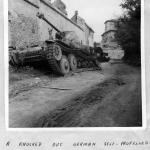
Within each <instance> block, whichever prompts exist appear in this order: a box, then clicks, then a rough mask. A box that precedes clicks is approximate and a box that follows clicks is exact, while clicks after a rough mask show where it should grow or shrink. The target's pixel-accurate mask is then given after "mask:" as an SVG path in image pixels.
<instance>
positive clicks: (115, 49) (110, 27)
mask: <svg viewBox="0 0 150 150" xmlns="http://www.w3.org/2000/svg"><path fill="white" fill-rule="evenodd" d="M117 25H118V22H117V21H116V20H114V19H112V20H107V21H106V22H105V32H104V33H103V34H102V41H101V46H102V49H103V50H104V51H105V52H107V53H108V55H109V57H110V58H112V59H121V58H122V57H123V56H124V51H123V50H122V49H121V47H120V45H119V44H118V43H117V41H116V38H115V34H116V30H117Z"/></svg>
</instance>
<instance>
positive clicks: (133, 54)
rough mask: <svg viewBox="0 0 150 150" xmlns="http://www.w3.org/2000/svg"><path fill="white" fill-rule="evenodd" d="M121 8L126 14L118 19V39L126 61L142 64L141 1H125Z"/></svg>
mask: <svg viewBox="0 0 150 150" xmlns="http://www.w3.org/2000/svg"><path fill="white" fill-rule="evenodd" d="M120 6H121V7H122V8H123V9H124V10H125V12H124V14H123V15H122V16H121V17H120V18H118V27H117V33H116V39H117V41H118V43H119V44H120V45H121V47H122V48H123V50H124V51H125V55H124V60H130V61H132V62H133V61H134V62H135V61H136V62H137V61H139V62H140V58H141V44H140V36H141V35H140V34H141V33H140V26H141V1H140V0H124V2H123V3H122V4H121V5H120Z"/></svg>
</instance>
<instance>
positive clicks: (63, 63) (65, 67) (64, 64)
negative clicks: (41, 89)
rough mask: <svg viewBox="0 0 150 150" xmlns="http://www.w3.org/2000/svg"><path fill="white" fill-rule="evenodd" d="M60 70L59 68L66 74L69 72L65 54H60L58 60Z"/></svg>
mask: <svg viewBox="0 0 150 150" xmlns="http://www.w3.org/2000/svg"><path fill="white" fill-rule="evenodd" d="M60 70H61V74H63V75H66V74H68V73H69V71H70V65H69V61H68V59H67V57H66V56H64V55H63V56H62V58H61V60H60Z"/></svg>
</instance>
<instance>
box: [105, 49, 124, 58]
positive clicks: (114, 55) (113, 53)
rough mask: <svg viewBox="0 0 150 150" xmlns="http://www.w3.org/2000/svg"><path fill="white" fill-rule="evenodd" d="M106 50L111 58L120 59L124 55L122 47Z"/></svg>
mask: <svg viewBox="0 0 150 150" xmlns="http://www.w3.org/2000/svg"><path fill="white" fill-rule="evenodd" d="M104 52H106V53H108V56H109V57H110V59H118V60H120V59H122V58H123V56H124V51H123V50H121V49H115V50H111V49H105V50H104Z"/></svg>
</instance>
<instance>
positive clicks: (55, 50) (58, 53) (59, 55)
mask: <svg viewBox="0 0 150 150" xmlns="http://www.w3.org/2000/svg"><path fill="white" fill-rule="evenodd" d="M53 57H54V58H55V59H56V60H57V61H60V60H61V58H62V51H61V48H60V46H59V45H54V47H53Z"/></svg>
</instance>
